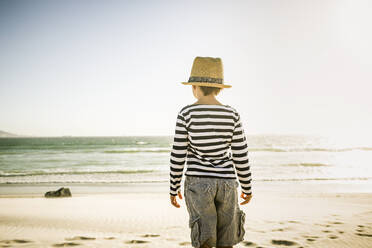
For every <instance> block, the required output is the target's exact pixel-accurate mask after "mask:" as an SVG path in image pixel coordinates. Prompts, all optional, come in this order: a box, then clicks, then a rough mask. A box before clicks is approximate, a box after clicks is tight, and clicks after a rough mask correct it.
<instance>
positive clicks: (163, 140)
mask: <svg viewBox="0 0 372 248" xmlns="http://www.w3.org/2000/svg"><path fill="white" fill-rule="evenodd" d="M172 142H173V137H172V136H133V137H34V138H0V187H1V185H4V184H14V183H24V184H40V183H75V182H76V183H126V182H128V183H130V182H167V181H169V172H170V169H169V158H170V152H171V147H172ZM247 142H248V151H249V153H248V155H249V163H250V166H251V172H252V178H253V180H255V181H309V180H312V181H315V182H322V181H329V180H348V181H358V180H372V146H371V145H368V144H365V143H355V142H354V143H350V142H349V143H348V142H340V141H337V140H336V141H335V140H332V139H329V138H326V137H320V136H305V135H247ZM185 170H186V165H185Z"/></svg>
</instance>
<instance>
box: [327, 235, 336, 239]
mask: <svg viewBox="0 0 372 248" xmlns="http://www.w3.org/2000/svg"><path fill="white" fill-rule="evenodd" d="M328 238H330V239H337V238H338V237H337V236H336V235H329V236H328Z"/></svg>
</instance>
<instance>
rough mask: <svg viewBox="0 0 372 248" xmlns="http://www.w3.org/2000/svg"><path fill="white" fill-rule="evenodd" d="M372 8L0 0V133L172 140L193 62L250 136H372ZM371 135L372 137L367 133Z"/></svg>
mask: <svg viewBox="0 0 372 248" xmlns="http://www.w3.org/2000/svg"><path fill="white" fill-rule="evenodd" d="M371 7H372V3H371V1H367V0H365V1H364V0H360V1H351V0H350V1H345V0H334V1H330V0H314V1H305V0H293V1H287V0H280V1H278V0H257V1H249V0H246V1H218V0H213V1H192V0H187V1H174V0H169V1H158V0H151V1H141V0H136V1H110V0H108V1H107V0H105V1H94V0H93V1H82V0H80V1H79V0H78V1H77V0H73V1H72V0H71V1H70V0H68V1H67V0H66V1H40V0H33V1H26V0H25V1H19V0H13V1H6V0H1V1H0V130H2V131H7V132H11V133H16V134H22V135H32V136H61V135H73V136H116V135H173V134H174V129H175V124H176V117H177V113H178V111H179V110H180V109H181V108H182V107H183V106H185V105H188V104H192V103H194V102H195V101H196V99H195V98H194V97H193V94H192V91H191V86H186V85H183V84H181V82H184V81H187V80H188V78H189V76H190V73H191V67H192V63H193V60H194V58H195V57H196V56H206V57H207V56H208V57H219V58H221V59H222V62H223V66H224V81H225V83H226V84H231V85H232V88H228V89H224V90H223V91H221V93H220V94H219V95H218V96H217V99H218V100H219V101H220V102H222V103H223V104H228V105H230V106H233V107H234V108H235V109H236V110H237V111H238V112H239V113H240V115H241V119H242V122H243V127H244V129H245V132H246V134H248V135H251V134H252V135H254V134H320V135H347V136H361V137H365V136H366V135H371V126H372V97H371V93H372V86H371V84H372V70H371V69H372V48H371V45H370V44H372V31H371V28H370V24H371V23H372V15H370V9H371ZM371 137H372V135H371Z"/></svg>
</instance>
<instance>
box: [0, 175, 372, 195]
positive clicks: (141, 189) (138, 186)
mask: <svg viewBox="0 0 372 248" xmlns="http://www.w3.org/2000/svg"><path fill="white" fill-rule="evenodd" d="M184 179H185V178H183V180H182V183H181V189H182V191H181V193H182V194H183V186H184ZM60 187H68V188H70V190H71V193H72V196H77V195H95V194H130V193H136V194H143V193H158V194H167V193H168V190H169V182H123V183H117V182H116V183H106V182H105V183H101V182H94V183H86V182H84V183H76V182H73V183H12V184H1V185H0V198H6V197H44V194H45V192H47V191H52V190H57V189H59V188H60ZM252 190H253V194H256V193H267V194H271V193H276V194H284V195H285V194H295V195H296V194H299V193H303V194H316V193H331V194H332V193H336V194H342V193H345V194H347V193H348V194H350V193H366V194H368V193H372V180H365V179H361V180H324V181H321V180H305V181H254V180H253V182H252ZM256 190H257V192H255V191H256ZM238 192H240V188H238Z"/></svg>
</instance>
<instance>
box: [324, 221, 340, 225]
mask: <svg viewBox="0 0 372 248" xmlns="http://www.w3.org/2000/svg"><path fill="white" fill-rule="evenodd" d="M327 223H330V224H335V225H340V224H344V223H343V222H340V221H328V222H327Z"/></svg>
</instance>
